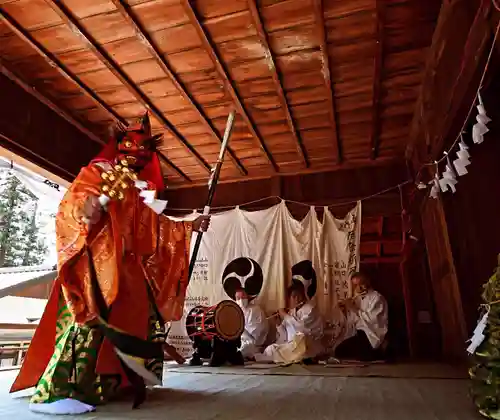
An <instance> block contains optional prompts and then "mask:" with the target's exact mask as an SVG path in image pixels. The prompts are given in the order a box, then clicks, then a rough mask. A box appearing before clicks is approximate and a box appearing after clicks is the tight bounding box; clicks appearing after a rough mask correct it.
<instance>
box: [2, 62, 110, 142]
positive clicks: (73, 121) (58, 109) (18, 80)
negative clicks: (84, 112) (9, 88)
mask: <svg viewBox="0 0 500 420" xmlns="http://www.w3.org/2000/svg"><path fill="white" fill-rule="evenodd" d="M0 73H2V74H3V75H5V76H6V77H8V78H9V79H10V80H12V81H13V82H14V83H16V84H17V85H19V86H20V87H22V88H23V89H24V90H25V91H26V92H28V93H29V94H31V95H32V96H34V97H35V98H36V99H38V100H39V101H40V102H41V103H43V104H44V105H45V106H47V107H49V108H50V109H51V110H52V111H54V112H55V113H56V114H57V115H59V116H60V117H62V118H64V119H65V120H66V121H67V122H69V123H70V124H71V125H73V126H74V127H76V128H77V129H78V130H80V131H81V132H82V133H83V134H85V135H86V136H87V137H88V138H89V139H90V140H92V141H94V142H96V143H99V144H101V145H104V144H106V143H105V142H104V141H103V140H102V139H101V138H99V136H97V135H96V134H95V133H93V132H92V131H90V130H89V129H88V128H86V127H84V125H83V124H82V123H81V122H80V121H78V120H76V119H75V118H73V116H72V115H71V114H70V113H69V112H67V111H66V110H64V109H63V108H61V107H60V106H59V105H57V104H56V103H55V102H53V101H52V100H50V99H49V98H47V97H46V96H45V95H43V94H42V93H41V92H39V91H38V90H37V89H35V88H34V87H32V86H30V85H29V84H28V83H26V82H25V81H24V80H23V79H22V78H20V77H19V76H18V75H17V74H16V73H14V72H13V71H12V70H10V69H9V68H8V67H7V66H6V63H5V60H3V59H2V58H1V57H0Z"/></svg>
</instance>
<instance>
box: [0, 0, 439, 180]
mask: <svg viewBox="0 0 500 420" xmlns="http://www.w3.org/2000/svg"><path fill="white" fill-rule="evenodd" d="M440 7H441V1H436V0H323V1H321V0H285V1H279V0H259V1H255V0H248V1H246V0H197V1H187V0H150V1H147V0H128V1H125V0H64V1H57V0H0V17H1V19H0V59H1V63H0V64H1V66H2V68H3V69H8V71H10V72H12V73H14V74H16V75H17V76H19V77H20V78H21V79H22V80H23V81H25V82H26V83H28V84H29V85H31V86H33V87H35V88H36V90H37V91H38V92H40V93H42V94H43V95H44V96H46V97H47V98H49V99H50V100H51V101H52V102H53V103H55V104H57V109H58V112H61V113H67V114H69V115H71V116H72V117H73V118H74V119H75V120H77V121H78V122H80V123H81V126H83V127H84V128H85V130H84V131H85V133H86V134H87V136H86V137H85V139H86V140H87V139H88V142H89V143H91V142H101V143H105V142H106V141H107V136H108V132H109V131H108V128H109V126H111V125H113V124H115V123H116V122H122V123H126V122H130V121H132V120H134V119H135V118H137V117H139V116H140V115H141V114H143V113H144V112H145V110H149V112H150V113H151V115H152V123H153V127H154V131H155V132H163V133H164V142H163V146H162V148H161V149H162V152H163V155H164V158H163V159H162V163H163V169H164V173H165V176H166V177H167V178H168V184H169V185H170V186H176V185H179V186H181V185H184V184H191V185H194V184H196V183H199V182H201V181H205V180H206V179H207V178H208V176H209V171H210V167H211V166H212V165H213V164H214V163H215V161H216V159H217V155H218V152H219V148H220V141H221V137H222V134H223V130H224V127H225V123H226V118H227V115H228V113H229V112H230V111H231V110H232V109H236V112H237V118H236V123H235V128H234V130H233V135H232V137H231V141H230V150H229V154H228V155H227V159H226V162H225V163H224V167H223V169H222V174H221V177H222V179H223V180H224V179H225V180H229V179H238V178H240V179H250V178H260V177H267V176H273V175H276V174H291V173H302V172H321V171H328V170H332V169H336V168H342V167H353V166H354V167H356V166H358V165H360V166H364V165H373V164H384V162H388V161H393V160H394V159H403V156H404V150H405V147H406V144H407V139H408V136H409V132H410V124H411V121H412V117H413V113H414V110H415V103H416V100H417V97H418V95H419V92H420V86H421V83H422V76H423V73H424V69H425V64H426V60H427V55H428V54H427V53H428V50H429V47H430V45H431V42H432V36H433V32H434V28H435V26H436V21H437V17H438V14H439V10H440ZM1 100H2V101H4V100H6V98H2V99H1ZM8 100H12V99H11V98H8ZM79 126H80V125H79ZM81 126H80V127H81Z"/></svg>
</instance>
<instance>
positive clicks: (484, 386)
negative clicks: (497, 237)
mask: <svg viewBox="0 0 500 420" xmlns="http://www.w3.org/2000/svg"><path fill="white" fill-rule="evenodd" d="M483 288H484V291H483V294H482V298H483V301H484V309H483V310H487V308H490V313H489V315H488V321H487V326H486V330H485V332H484V335H485V340H484V341H483V342H482V343H481V345H480V346H479V347H478V349H477V351H476V354H475V355H474V365H473V366H472V367H471V368H470V369H469V375H470V377H471V379H472V397H473V399H474V403H475V404H476V406H477V408H478V410H479V413H480V414H481V415H483V416H484V417H486V418H489V419H499V420H500V256H499V260H498V267H497V268H496V270H495V273H494V274H493V275H492V276H491V277H490V279H489V281H488V282H487V283H486V284H485V285H484V286H483Z"/></svg>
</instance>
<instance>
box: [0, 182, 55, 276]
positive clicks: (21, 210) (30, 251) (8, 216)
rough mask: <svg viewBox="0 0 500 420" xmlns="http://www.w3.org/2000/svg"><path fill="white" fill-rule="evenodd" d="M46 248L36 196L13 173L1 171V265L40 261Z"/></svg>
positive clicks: (8, 265) (14, 265)
mask: <svg viewBox="0 0 500 420" xmlns="http://www.w3.org/2000/svg"><path fill="white" fill-rule="evenodd" d="M47 251H48V250H47V246H46V245H45V240H44V237H43V235H42V234H41V232H40V228H39V225H38V199H37V198H36V197H35V196H34V195H33V194H32V193H31V192H30V191H29V190H28V189H27V188H26V187H24V185H23V184H22V183H21V181H19V180H18V179H17V178H16V177H15V176H14V175H12V174H9V173H3V174H0V267H16V266H31V265H38V264H42V263H43V262H44V261H45V258H46V254H47Z"/></svg>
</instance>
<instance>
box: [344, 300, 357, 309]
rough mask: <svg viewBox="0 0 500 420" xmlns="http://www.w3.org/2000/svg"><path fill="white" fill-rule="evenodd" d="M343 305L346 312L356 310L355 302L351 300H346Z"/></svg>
mask: <svg viewBox="0 0 500 420" xmlns="http://www.w3.org/2000/svg"><path fill="white" fill-rule="evenodd" d="M344 305H345V308H346V309H347V310H348V311H355V310H357V309H358V307H357V306H356V302H355V301H354V300H352V299H347V300H346V301H345V302H344Z"/></svg>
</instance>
